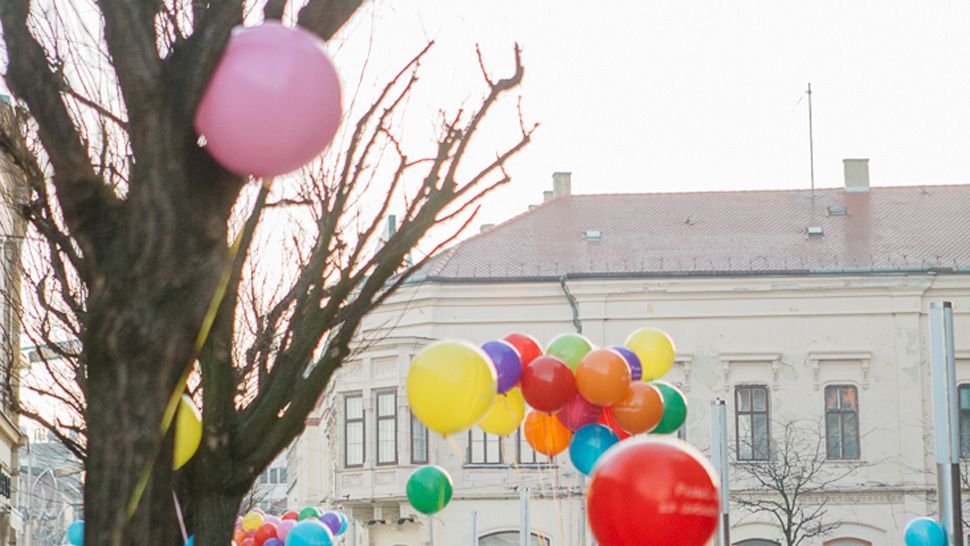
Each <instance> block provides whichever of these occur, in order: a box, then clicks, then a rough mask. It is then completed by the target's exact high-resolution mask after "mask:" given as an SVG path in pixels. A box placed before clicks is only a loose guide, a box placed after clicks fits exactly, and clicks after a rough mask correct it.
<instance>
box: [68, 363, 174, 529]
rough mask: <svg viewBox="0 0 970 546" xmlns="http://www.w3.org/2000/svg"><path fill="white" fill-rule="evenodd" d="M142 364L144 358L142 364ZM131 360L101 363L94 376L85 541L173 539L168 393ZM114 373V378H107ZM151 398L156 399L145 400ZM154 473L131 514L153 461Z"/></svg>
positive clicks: (90, 384)
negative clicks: (165, 432)
mask: <svg viewBox="0 0 970 546" xmlns="http://www.w3.org/2000/svg"><path fill="white" fill-rule="evenodd" d="M138 364H142V363H138ZM133 368H134V367H133V366H132V365H129V364H119V365H118V366H112V367H107V366H104V367H102V366H98V367H97V369H99V370H102V371H101V372H99V373H94V371H93V370H92V373H91V375H90V376H89V383H88V385H89V389H90V395H91V396H90V398H89V399H90V400H91V404H90V405H89V411H88V415H87V426H88V429H87V430H88V452H87V464H86V470H87V475H86V477H85V484H84V506H85V508H84V519H85V529H84V531H85V537H84V543H85V544H86V545H88V546H100V545H111V546H120V545H134V544H144V545H148V544H152V545H156V544H157V545H164V544H174V542H173V540H174V539H175V536H176V529H177V524H176V520H175V514H174V505H173V503H172V493H171V483H172V479H171V478H172V470H171V458H170V457H171V452H170V450H166V449H162V450H159V446H160V444H161V441H162V438H161V437H160V436H159V432H158V431H159V423H160V422H161V417H162V415H161V412H159V411H154V409H155V408H157V407H159V406H163V405H164V404H163V403H161V404H160V403H159V400H157V399H158V398H159V397H163V396H165V394H164V393H162V392H161V390H162V389H160V388H158V387H155V386H154V385H153V379H154V378H153V376H152V374H150V373H146V371H145V370H137V369H133ZM102 374H103V375H110V376H111V377H104V376H102ZM148 399H151V400H152V402H151V403H146V401H147V400H148ZM156 456H157V457H158V459H157V460H155V461H154V464H153V465H152V466H151V475H150V477H149V479H148V482H147V485H146V486H145V489H144V491H143V493H142V495H141V499H140V501H139V503H138V506H137V509H136V511H135V513H134V515H133V517H132V518H130V519H129V518H128V516H127V511H126V507H127V505H128V504H129V502H131V499H132V495H133V491H135V489H136V484H137V482H138V480H139V477H140V476H142V474H143V472H145V471H146V469H148V468H149V466H148V464H149V461H150V460H151V459H152V458H153V457H156Z"/></svg>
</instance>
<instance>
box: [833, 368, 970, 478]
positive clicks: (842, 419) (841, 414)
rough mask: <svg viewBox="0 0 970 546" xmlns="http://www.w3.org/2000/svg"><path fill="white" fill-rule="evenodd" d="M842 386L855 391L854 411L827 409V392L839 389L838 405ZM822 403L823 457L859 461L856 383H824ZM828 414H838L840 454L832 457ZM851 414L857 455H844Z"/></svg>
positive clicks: (858, 419)
mask: <svg viewBox="0 0 970 546" xmlns="http://www.w3.org/2000/svg"><path fill="white" fill-rule="evenodd" d="M844 388H849V389H852V390H853V391H855V410H854V411H851V410H845V409H844V408H842V407H839V408H835V409H829V406H828V399H829V394H828V393H829V390H830V389H839V391H838V394H837V396H838V401H839V405H840V406H841V405H842V404H841V402H842V391H841V389H844ZM958 399H959V398H958ZM822 403H823V404H824V406H823V408H824V410H825V458H826V459H827V460H829V461H860V460H862V434H861V432H860V430H861V428H862V427H861V419H860V417H861V416H860V413H861V409H862V408H861V406H862V404H861V401H860V400H859V387H857V386H856V385H853V384H852V383H832V384H830V385H826V386H825V388H824V389H822ZM830 414H832V415H838V416H839V452H840V454H839V456H838V457H833V456H832V455H831V454H830V453H829V415H830ZM852 414H855V425H856V431H855V432H856V434H855V444H856V445H855V449H856V455H857V456H856V457H846V456H845V443H846V436H845V419H846V416H848V415H852Z"/></svg>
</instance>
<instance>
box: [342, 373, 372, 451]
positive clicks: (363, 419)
mask: <svg viewBox="0 0 970 546" xmlns="http://www.w3.org/2000/svg"><path fill="white" fill-rule="evenodd" d="M353 399H357V400H360V417H359V418H356V417H355V418H353V419H351V418H350V417H348V413H347V404H348V402H349V401H350V400H353ZM352 423H353V424H357V423H360V463H359V464H357V463H354V464H351V462H350V449H349V445H348V443H347V438H348V436H347V431H348V429H349V428H350V425H351V424H352ZM343 443H344V468H363V466H364V464H365V463H366V462H367V410H366V409H365V408H364V393H362V392H352V393H345V394H344V442H343Z"/></svg>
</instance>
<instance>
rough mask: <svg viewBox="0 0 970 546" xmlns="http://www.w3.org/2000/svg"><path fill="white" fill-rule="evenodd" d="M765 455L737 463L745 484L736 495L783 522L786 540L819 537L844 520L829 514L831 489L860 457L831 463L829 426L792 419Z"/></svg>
mask: <svg viewBox="0 0 970 546" xmlns="http://www.w3.org/2000/svg"><path fill="white" fill-rule="evenodd" d="M774 428H775V429H776V430H779V431H780V433H776V434H775V437H773V438H770V439H769V443H768V448H769V451H768V457H767V458H766V459H765V460H757V461H744V462H737V463H735V464H734V470H735V472H736V474H737V475H738V477H739V478H740V483H741V484H742V488H741V489H738V490H732V492H731V493H732V496H731V501H732V502H733V503H735V504H736V505H737V506H739V507H741V508H742V510H743V511H745V512H747V513H748V514H749V515H751V516H763V517H765V516H766V517H767V518H768V519H769V520H771V521H772V522H774V523H777V524H778V527H779V529H780V530H781V534H782V537H783V540H784V544H785V545H786V546H798V545H800V544H805V543H814V542H812V541H813V540H814V539H817V538H821V537H824V536H826V535H828V534H829V533H830V532H832V531H833V530H835V529H836V528H837V527H839V525H841V523H842V522H840V521H838V520H832V519H830V518H829V517H828V502H829V494H831V493H833V492H834V490H833V489H834V487H835V486H837V484H838V483H839V482H840V481H842V480H843V479H844V478H846V477H847V476H849V475H851V474H852V473H853V472H854V471H856V470H857V469H858V468H860V467H861V466H863V463H862V462H861V461H848V462H845V461H840V464H839V465H838V466H835V465H832V464H831V462H830V460H829V459H828V457H827V452H826V443H825V434H824V430H823V428H822V427H821V426H819V425H818V424H817V423H808V422H801V421H792V422H789V423H782V424H778V425H777V426H775V427H774Z"/></svg>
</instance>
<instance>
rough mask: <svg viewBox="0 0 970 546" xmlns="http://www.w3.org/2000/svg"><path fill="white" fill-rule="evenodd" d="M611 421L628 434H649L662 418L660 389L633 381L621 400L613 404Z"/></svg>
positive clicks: (662, 401)
mask: <svg viewBox="0 0 970 546" xmlns="http://www.w3.org/2000/svg"><path fill="white" fill-rule="evenodd" d="M612 409H613V419H615V420H616V424H618V425H620V428H622V429H623V430H625V431H627V432H629V433H630V434H640V433H641V432H650V431H651V430H653V429H654V427H656V426H657V424H658V423H660V419H661V418H662V417H663V416H664V399H663V395H661V394H660V389H658V388H657V387H654V386H653V385H651V384H650V383H644V382H642V381H634V382H633V383H631V384H630V390H629V391H627V393H626V396H624V397H623V400H620V401H619V402H617V403H616V404H613V408H612Z"/></svg>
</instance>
